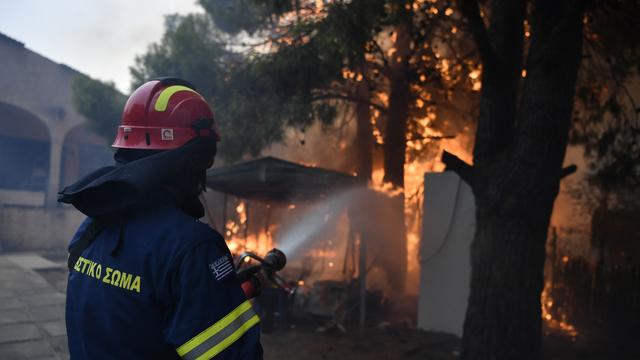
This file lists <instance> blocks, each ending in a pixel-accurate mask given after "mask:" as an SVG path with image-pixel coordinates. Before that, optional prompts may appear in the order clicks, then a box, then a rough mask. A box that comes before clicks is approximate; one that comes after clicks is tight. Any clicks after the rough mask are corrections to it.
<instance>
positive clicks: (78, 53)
mask: <svg viewBox="0 0 640 360" xmlns="http://www.w3.org/2000/svg"><path fill="white" fill-rule="evenodd" d="M195 2H196V1H195V0H55V1H49V0H19V1H4V0H3V1H0V32H1V33H3V34H5V35H7V36H9V37H12V38H14V39H16V40H18V41H20V42H23V43H25V46H26V47H27V48H28V49H30V50H32V51H35V52H37V53H39V54H41V55H43V56H45V57H47V58H49V59H51V60H53V61H55V62H59V63H64V64H66V65H69V66H71V67H72V68H74V69H76V70H78V71H81V72H83V73H85V74H87V75H89V76H91V77H93V78H97V79H100V80H108V81H113V82H115V84H116V87H117V88H118V89H119V90H120V91H122V92H123V93H125V94H128V93H129V92H130V91H129V90H130V89H129V83H130V75H129V67H130V66H131V65H133V63H134V59H135V56H136V55H140V54H143V53H144V52H145V50H146V48H147V46H148V45H149V44H151V43H153V42H156V41H159V40H160V39H161V38H162V33H163V27H164V16H165V15H166V14H174V13H179V14H187V13H192V12H202V9H201V8H199V7H198V6H197V5H196V3H195Z"/></svg>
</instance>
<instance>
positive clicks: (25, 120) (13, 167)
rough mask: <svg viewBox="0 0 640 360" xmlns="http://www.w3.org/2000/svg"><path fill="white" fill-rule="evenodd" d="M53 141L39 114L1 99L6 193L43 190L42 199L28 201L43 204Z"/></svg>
mask: <svg viewBox="0 0 640 360" xmlns="http://www.w3.org/2000/svg"><path fill="white" fill-rule="evenodd" d="M50 142H51V140H50V136H49V130H48V129H47V126H46V125H45V124H44V123H43V122H42V120H40V119H39V118H38V117H37V116H35V115H33V114H32V113H30V112H28V111H26V110H25V109H22V108H20V107H17V106H14V105H11V104H7V103H4V102H0V164H2V166H0V191H2V192H3V193H5V195H6V194H9V193H10V192H11V191H13V193H16V191H22V192H25V193H23V195H24V196H27V194H28V193H32V194H31V195H35V194H33V192H38V193H40V192H41V194H40V195H41V197H42V199H41V200H37V201H36V199H35V198H34V200H33V201H27V203H33V205H36V204H37V203H43V202H44V192H45V191H46V190H47V183H48V179H49V153H50V147H51V146H50ZM27 192H28V193H27ZM7 196H8V195H7ZM3 197H5V196H3ZM35 197H38V196H35Z"/></svg>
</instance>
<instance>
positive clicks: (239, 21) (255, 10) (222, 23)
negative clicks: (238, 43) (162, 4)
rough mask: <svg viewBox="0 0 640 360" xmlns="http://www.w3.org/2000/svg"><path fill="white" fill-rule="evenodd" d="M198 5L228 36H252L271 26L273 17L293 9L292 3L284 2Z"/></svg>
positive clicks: (204, 1) (208, 0) (223, 0)
mask: <svg viewBox="0 0 640 360" xmlns="http://www.w3.org/2000/svg"><path fill="white" fill-rule="evenodd" d="M199 3H200V5H201V6H202V7H203V8H204V9H205V11H206V12H207V14H209V15H211V17H212V18H213V19H214V21H215V24H216V26H217V27H218V28H219V29H220V30H222V31H224V32H226V33H229V34H237V33H239V32H241V31H246V32H247V33H249V34H253V33H254V32H256V31H258V30H259V29H261V28H263V27H265V26H267V25H268V24H271V25H273V23H274V21H275V17H277V16H279V15H281V14H283V13H285V12H286V11H291V10H292V8H293V3H292V2H291V1H286V0H275V1H269V0H257V1H254V0H200V1H199Z"/></svg>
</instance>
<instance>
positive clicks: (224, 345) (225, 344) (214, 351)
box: [196, 315, 260, 360]
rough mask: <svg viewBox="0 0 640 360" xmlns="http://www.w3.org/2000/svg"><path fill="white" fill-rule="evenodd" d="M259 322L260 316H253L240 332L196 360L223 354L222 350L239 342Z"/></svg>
mask: <svg viewBox="0 0 640 360" xmlns="http://www.w3.org/2000/svg"><path fill="white" fill-rule="evenodd" d="M259 322H260V318H258V315H253V316H252V317H251V318H249V320H248V321H247V322H245V323H244V324H242V326H241V327H240V328H239V329H238V330H236V331H235V332H233V333H232V334H231V335H229V337H227V338H226V339H224V340H223V341H222V342H221V343H219V344H218V345H216V346H214V347H212V348H211V349H209V350H208V351H207V352H205V353H204V354H202V355H200V356H198V357H197V358H196V360H205V359H212V358H213V357H214V356H216V355H218V354H220V353H221V352H222V350H224V349H226V348H228V347H229V346H231V344H233V343H234V342H236V340H238V339H239V338H240V337H241V336H242V335H244V333H246V332H247V330H249V329H251V328H252V327H253V325H255V324H257V323H259Z"/></svg>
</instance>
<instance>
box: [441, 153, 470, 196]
mask: <svg viewBox="0 0 640 360" xmlns="http://www.w3.org/2000/svg"><path fill="white" fill-rule="evenodd" d="M441 160H442V162H443V163H444V164H445V166H446V167H445V170H451V171H453V172H455V173H456V174H458V176H460V178H461V179H462V180H464V181H465V182H466V183H467V184H469V186H471V187H472V188H473V186H474V181H473V177H474V174H473V172H474V171H473V166H471V165H469V164H467V163H466V162H464V161H462V160H461V159H460V158H459V157H457V156H455V155H453V154H452V153H450V152H448V151H446V150H445V151H443V152H442V158H441Z"/></svg>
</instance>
